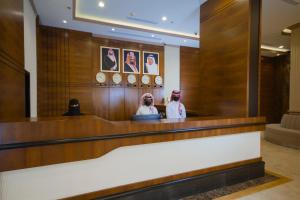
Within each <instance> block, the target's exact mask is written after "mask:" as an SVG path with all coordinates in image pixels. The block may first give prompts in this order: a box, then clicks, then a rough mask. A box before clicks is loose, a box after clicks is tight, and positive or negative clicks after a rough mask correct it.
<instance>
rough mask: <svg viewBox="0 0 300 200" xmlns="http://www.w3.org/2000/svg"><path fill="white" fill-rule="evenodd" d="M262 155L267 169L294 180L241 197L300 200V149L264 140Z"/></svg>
mask: <svg viewBox="0 0 300 200" xmlns="http://www.w3.org/2000/svg"><path fill="white" fill-rule="evenodd" d="M262 157H263V160H264V161H265V162H266V170H270V171H272V172H275V173H278V174H280V175H283V176H286V177H288V178H291V179H292V181H290V182H288V183H285V184H282V185H279V186H276V187H273V188H270V189H267V190H263V191H261V192H257V193H254V194H251V195H248V196H244V197H242V198H240V199H242V200H254V199H255V200H259V199H262V200H300V151H299V150H295V149H291V148H286V147H282V146H279V145H275V144H272V143H270V142H267V141H265V140H262Z"/></svg>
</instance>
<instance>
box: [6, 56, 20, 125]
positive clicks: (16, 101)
mask: <svg viewBox="0 0 300 200" xmlns="http://www.w3.org/2000/svg"><path fill="white" fill-rule="evenodd" d="M0 77H1V78H0V94H1V95H0V105H1V106H0V121H3V120H8V119H16V118H23V117H25V90H24V89H25V87H24V84H25V74H24V73H20V72H18V71H16V70H15V69H14V68H11V67H9V66H7V65H6V64H5V63H3V62H2V61H1V60H0Z"/></svg>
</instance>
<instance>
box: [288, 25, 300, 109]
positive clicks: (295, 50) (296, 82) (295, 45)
mask: <svg viewBox="0 0 300 200" xmlns="http://www.w3.org/2000/svg"><path fill="white" fill-rule="evenodd" d="M299 55H300V26H299V27H298V28H295V29H293V31H292V37H291V73H290V108H289V109H290V112H300V79H299V75H300V57H299Z"/></svg>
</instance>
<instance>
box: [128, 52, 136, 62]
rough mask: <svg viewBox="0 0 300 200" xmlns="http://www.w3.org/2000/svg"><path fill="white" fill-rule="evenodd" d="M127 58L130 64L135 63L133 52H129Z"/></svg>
mask: <svg viewBox="0 0 300 200" xmlns="http://www.w3.org/2000/svg"><path fill="white" fill-rule="evenodd" d="M129 58H130V64H134V63H135V56H134V53H133V52H130V54H129Z"/></svg>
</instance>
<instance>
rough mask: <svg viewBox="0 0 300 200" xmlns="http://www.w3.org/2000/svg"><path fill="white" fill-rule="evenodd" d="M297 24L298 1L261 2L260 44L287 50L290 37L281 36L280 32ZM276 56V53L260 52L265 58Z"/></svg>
mask: <svg viewBox="0 0 300 200" xmlns="http://www.w3.org/2000/svg"><path fill="white" fill-rule="evenodd" d="M297 2H299V3H298V4H297ZM299 22H300V0H262V32H261V34H262V35H261V37H262V44H264V45H269V46H273V47H279V46H284V48H287V49H289V48H290V36H287V35H282V34H281V31H282V30H283V29H284V28H287V27H289V26H291V25H294V24H296V23H299ZM277 54H278V52H272V51H262V55H265V56H276V55H277Z"/></svg>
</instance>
